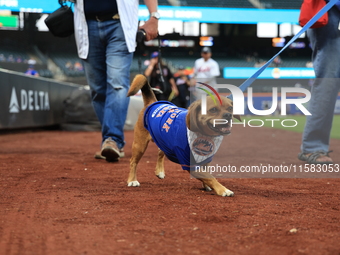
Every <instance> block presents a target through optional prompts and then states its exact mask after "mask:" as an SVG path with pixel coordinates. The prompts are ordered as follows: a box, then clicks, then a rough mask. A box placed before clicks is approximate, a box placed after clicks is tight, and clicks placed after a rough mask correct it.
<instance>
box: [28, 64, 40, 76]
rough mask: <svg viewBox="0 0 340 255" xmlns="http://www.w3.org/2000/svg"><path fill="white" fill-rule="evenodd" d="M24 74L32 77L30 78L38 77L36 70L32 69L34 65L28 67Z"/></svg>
mask: <svg viewBox="0 0 340 255" xmlns="http://www.w3.org/2000/svg"><path fill="white" fill-rule="evenodd" d="M25 74H26V75H32V76H35V77H39V73H38V71H37V70H35V69H34V65H29V66H28V68H27V70H26V72H25Z"/></svg>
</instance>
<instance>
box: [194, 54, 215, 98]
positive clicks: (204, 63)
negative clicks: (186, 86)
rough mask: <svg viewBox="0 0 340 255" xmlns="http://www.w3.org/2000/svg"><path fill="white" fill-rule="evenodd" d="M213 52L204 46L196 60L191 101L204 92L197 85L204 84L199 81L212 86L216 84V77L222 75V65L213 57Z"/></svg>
mask: <svg viewBox="0 0 340 255" xmlns="http://www.w3.org/2000/svg"><path fill="white" fill-rule="evenodd" d="M211 56H212V53H211V49H210V48H209V47H203V48H202V50H201V58H199V59H197V60H196V61H195V65H194V75H193V79H192V84H191V85H192V88H191V89H190V91H191V93H190V103H192V102H193V101H195V100H196V99H197V97H199V94H200V93H202V91H200V90H199V89H196V87H201V86H202V85H200V84H198V83H197V82H203V83H206V84H209V85H211V86H214V85H216V77H218V76H219V75H220V67H219V65H218V63H217V62H216V61H215V60H213V59H212V58H211Z"/></svg>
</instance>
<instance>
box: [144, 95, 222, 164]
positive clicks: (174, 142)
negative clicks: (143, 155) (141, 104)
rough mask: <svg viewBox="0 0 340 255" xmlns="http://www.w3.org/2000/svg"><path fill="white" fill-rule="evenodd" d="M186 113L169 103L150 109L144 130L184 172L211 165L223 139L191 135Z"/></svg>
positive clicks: (160, 103)
mask: <svg viewBox="0 0 340 255" xmlns="http://www.w3.org/2000/svg"><path fill="white" fill-rule="evenodd" d="M187 112H188V111H187V110H186V109H183V108H178V107H177V106H176V105H174V104H172V103H169V102H167V101H158V102H155V103H153V104H151V105H150V106H148V107H147V108H146V110H145V113H144V127H145V128H146V129H147V130H148V131H149V133H150V135H151V137H152V139H153V140H154V142H155V143H156V144H157V146H158V147H159V148H160V149H161V150H162V151H164V153H165V155H166V156H167V158H168V159H169V160H171V161H172V162H175V163H178V164H180V165H181V166H182V168H183V170H194V168H195V166H197V165H202V164H206V163H209V162H211V160H212V158H213V156H214V154H215V153H216V151H217V149H218V147H219V146H220V144H221V142H222V139H223V136H217V137H208V136H203V135H201V134H199V133H194V132H192V131H190V130H189V129H188V128H187V126H186V116H187Z"/></svg>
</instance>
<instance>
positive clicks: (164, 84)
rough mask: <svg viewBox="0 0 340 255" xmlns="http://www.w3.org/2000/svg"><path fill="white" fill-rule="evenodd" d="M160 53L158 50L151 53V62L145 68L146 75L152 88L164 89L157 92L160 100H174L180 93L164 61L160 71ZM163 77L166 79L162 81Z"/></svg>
mask: <svg viewBox="0 0 340 255" xmlns="http://www.w3.org/2000/svg"><path fill="white" fill-rule="evenodd" d="M158 55H159V53H158V51H155V52H153V53H152V54H151V56H150V57H151V59H150V64H149V66H148V67H147V68H146V69H145V71H144V75H145V76H146V77H147V78H148V79H149V83H150V86H151V87H152V88H156V89H159V90H161V91H162V93H157V92H156V93H155V95H156V98H157V100H158V101H160V100H165V101H172V99H173V98H174V97H176V96H177V95H178V89H177V86H176V83H175V79H174V77H173V75H172V73H171V71H170V69H169V67H168V66H167V65H166V64H165V63H164V62H163V61H160V62H161V63H160V65H161V68H162V73H161V72H160V70H159V63H158V62H159V60H158ZM162 76H163V77H162ZM162 78H163V79H164V81H162Z"/></svg>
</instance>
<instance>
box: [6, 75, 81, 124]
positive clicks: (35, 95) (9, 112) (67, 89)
mask: <svg viewBox="0 0 340 255" xmlns="http://www.w3.org/2000/svg"><path fill="white" fill-rule="evenodd" d="M79 87H80V86H79V85H75V84H70V83H64V82H58V81H55V80H52V79H46V78H41V77H33V76H27V75H25V74H22V73H18V72H14V71H8V70H5V69H0V129H14V128H32V127H44V126H52V125H59V124H62V123H63V122H64V115H63V112H64V102H65V100H66V99H67V98H68V97H69V96H70V94H71V93H72V91H74V90H77V89H79Z"/></svg>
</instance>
